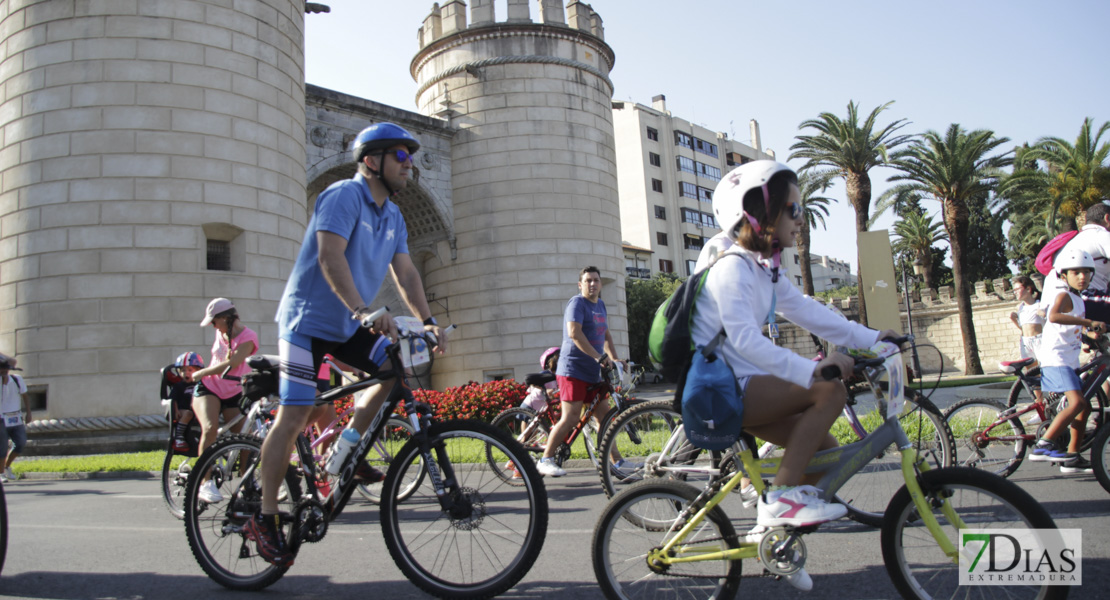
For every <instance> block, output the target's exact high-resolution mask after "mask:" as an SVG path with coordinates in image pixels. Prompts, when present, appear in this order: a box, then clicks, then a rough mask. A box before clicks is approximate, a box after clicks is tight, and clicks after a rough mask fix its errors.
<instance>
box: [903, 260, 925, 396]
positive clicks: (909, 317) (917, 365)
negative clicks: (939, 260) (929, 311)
mask: <svg viewBox="0 0 1110 600" xmlns="http://www.w3.org/2000/svg"><path fill="white" fill-rule="evenodd" d="M918 268H919V266H918V265H917V264H916V263H915V264H914V274H915V275H917V270H918ZM902 295H903V296H904V298H905V301H906V325H907V329H908V333H909V334H910V335H914V333H913V308H912V307H911V306H910V305H911V304H913V298H911V297H910V285H909V281H908V276H907V275H906V269H902ZM915 337H916V336H915ZM911 348H912V350H911V351H912V352H913V372H914V374H916V375H917V379H918V381H920V380H921V360H919V359H918V357H917V344H916V343H914V344H913V345H912V346H911Z"/></svg>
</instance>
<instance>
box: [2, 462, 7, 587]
mask: <svg viewBox="0 0 1110 600" xmlns="http://www.w3.org/2000/svg"><path fill="white" fill-rule="evenodd" d="M7 555H8V500H7V498H5V497H4V484H3V483H0V573H3V572H4V558H5V557H6V556H7Z"/></svg>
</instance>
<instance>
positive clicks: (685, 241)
mask: <svg viewBox="0 0 1110 600" xmlns="http://www.w3.org/2000/svg"><path fill="white" fill-rule="evenodd" d="M682 245H683V247H684V248H686V249H687V250H701V249H702V247H704V246H705V238H703V237H701V236H700V235H691V234H689V233H687V234H686V235H684V236H682Z"/></svg>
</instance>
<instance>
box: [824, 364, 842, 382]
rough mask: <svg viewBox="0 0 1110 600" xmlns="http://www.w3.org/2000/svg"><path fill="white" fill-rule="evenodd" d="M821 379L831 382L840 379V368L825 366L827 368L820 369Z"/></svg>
mask: <svg viewBox="0 0 1110 600" xmlns="http://www.w3.org/2000/svg"><path fill="white" fill-rule="evenodd" d="M821 377H822V378H823V379H824V380H825V381H832V380H834V379H840V367H838V366H836V365H827V366H824V367H821Z"/></svg>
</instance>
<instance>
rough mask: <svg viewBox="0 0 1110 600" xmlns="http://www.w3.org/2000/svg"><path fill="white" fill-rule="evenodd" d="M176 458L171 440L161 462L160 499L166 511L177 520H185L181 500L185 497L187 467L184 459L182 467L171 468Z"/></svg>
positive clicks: (186, 461)
mask: <svg viewBox="0 0 1110 600" xmlns="http://www.w3.org/2000/svg"><path fill="white" fill-rule="evenodd" d="M175 456H177V454H174V452H173V440H170V441H169V443H168V444H167V446H166V458H165V459H164V460H163V461H162V499H163V500H165V501H166V510H168V511H170V514H171V515H173V516H174V517H176V518H177V519H178V520H182V519H184V518H185V508H184V503H183V502H182V499H183V498H184V497H185V482H186V481H188V474H189V466H188V460H187V459H186V460H185V461H184V462H183V463H182V465H183V466H184V471H182V467H179V468H177V469H174V468H173V459H174V457H175Z"/></svg>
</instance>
